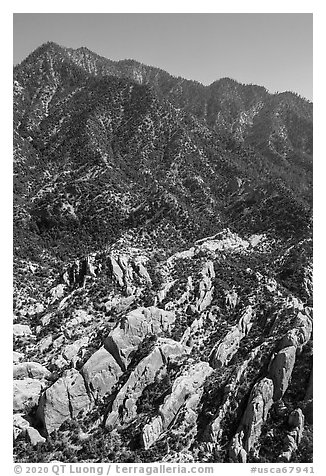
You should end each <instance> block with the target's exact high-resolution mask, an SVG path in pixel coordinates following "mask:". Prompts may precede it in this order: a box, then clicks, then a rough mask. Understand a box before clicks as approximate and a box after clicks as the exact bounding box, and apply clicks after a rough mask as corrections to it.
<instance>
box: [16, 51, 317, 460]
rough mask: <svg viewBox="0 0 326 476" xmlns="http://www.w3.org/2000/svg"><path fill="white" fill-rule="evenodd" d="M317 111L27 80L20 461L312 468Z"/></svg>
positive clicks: (150, 85)
mask: <svg viewBox="0 0 326 476" xmlns="http://www.w3.org/2000/svg"><path fill="white" fill-rule="evenodd" d="M311 187H312V104H311V103H308V102H307V101H305V100H304V99H302V98H300V97H298V96H297V95H295V94H293V93H281V94H276V95H270V94H269V93H268V92H267V91H266V90H265V89H264V88H262V87H259V86H254V85H241V84H239V83H237V82H236V81H233V80H229V79H222V80H219V81H216V82H215V83H213V84H212V85H210V86H208V87H204V86H202V85H200V84H199V83H196V82H193V81H187V80H184V79H182V78H174V77H172V76H170V75H169V74H168V73H166V72H164V71H161V70H159V69H157V68H153V67H149V66H145V65H141V64H139V63H137V62H135V61H131V60H127V61H120V62H113V61H110V60H107V59H105V58H102V57H99V56H98V55H96V54H95V53H92V52H90V51H89V50H87V49H85V48H80V49H78V50H72V49H69V48H63V47H59V46H58V45H55V44H53V43H48V44H46V45H43V46H41V47H40V48H38V49H37V50H36V51H35V52H33V53H32V54H31V55H30V56H29V57H28V58H26V60H24V61H23V62H22V63H21V64H20V65H18V66H16V67H15V69H14V274H15V280H14V439H15V445H14V458H15V460H16V461H34V462H35V461H44V462H46V461H51V460H53V459H55V460H60V461H71V462H73V461H121V462H122V461H125V462H128V461H129V462H131V461H138V462H139V461H141V462H150V461H172V462H177V461H178V462H179V461H180V462H181V461H195V462H203V461H210V462H230V461H231V462H248V461H269V462H276V461H290V460H291V461H302V462H308V461H311V458H312V453H311V451H312V446H311V442H312V239H311V224H312V218H311V192H312V190H311Z"/></svg>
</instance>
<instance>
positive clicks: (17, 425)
mask: <svg viewBox="0 0 326 476" xmlns="http://www.w3.org/2000/svg"><path fill="white" fill-rule="evenodd" d="M29 426H30V424H29V422H28V421H27V420H26V419H25V418H24V414H23V413H15V414H14V416H13V430H14V439H16V438H17V437H18V436H19V435H21V434H22V433H25V432H26V430H27V428H28V427H29Z"/></svg>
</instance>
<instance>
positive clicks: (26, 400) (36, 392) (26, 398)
mask: <svg viewBox="0 0 326 476" xmlns="http://www.w3.org/2000/svg"><path fill="white" fill-rule="evenodd" d="M42 389H43V384H42V382H40V381H39V380H35V379H32V378H25V379H24V380H14V391H13V397H14V405H13V406H14V411H17V412H25V413H28V412H29V411H30V410H32V408H34V407H35V406H36V405H37V404H38V401H39V398H40V395H41V392H42Z"/></svg>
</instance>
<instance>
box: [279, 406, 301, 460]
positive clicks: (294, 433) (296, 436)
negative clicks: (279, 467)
mask: <svg viewBox="0 0 326 476" xmlns="http://www.w3.org/2000/svg"><path fill="white" fill-rule="evenodd" d="M288 424H289V426H290V428H291V429H290V431H288V432H287V434H286V436H285V438H284V451H283V452H282V453H281V454H280V455H279V458H278V460H279V461H284V462H286V463H288V462H289V461H290V460H291V456H292V453H293V452H294V451H295V450H296V449H297V448H298V446H299V444H300V441H301V439H302V432H303V428H304V416H303V413H302V410H301V409H300V408H298V409H296V410H293V412H292V413H291V414H290V415H289V421H288Z"/></svg>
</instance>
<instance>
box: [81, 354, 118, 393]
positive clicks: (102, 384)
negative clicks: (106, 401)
mask: <svg viewBox="0 0 326 476" xmlns="http://www.w3.org/2000/svg"><path fill="white" fill-rule="evenodd" d="M81 373H82V374H83V376H84V378H85V382H86V384H87V387H88V388H89V391H90V393H91V394H92V396H93V397H94V399H95V400H97V399H98V398H101V397H103V396H104V395H105V394H107V393H109V392H110V391H111V390H112V388H113V387H114V385H115V384H116V383H117V382H118V380H119V378H120V377H121V375H122V370H121V368H120V366H119V365H118V364H117V361H116V360H115V358H114V357H113V356H112V354H110V352H108V351H107V350H106V349H105V348H104V347H101V348H100V349H99V350H97V351H96V352H94V354H93V355H91V357H90V358H89V359H88V360H87V362H86V363H85V364H84V366H83V368H82V369H81Z"/></svg>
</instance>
